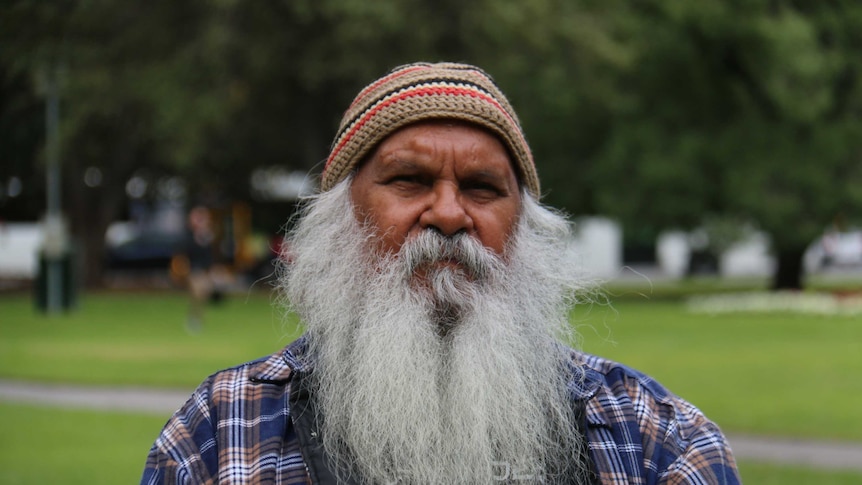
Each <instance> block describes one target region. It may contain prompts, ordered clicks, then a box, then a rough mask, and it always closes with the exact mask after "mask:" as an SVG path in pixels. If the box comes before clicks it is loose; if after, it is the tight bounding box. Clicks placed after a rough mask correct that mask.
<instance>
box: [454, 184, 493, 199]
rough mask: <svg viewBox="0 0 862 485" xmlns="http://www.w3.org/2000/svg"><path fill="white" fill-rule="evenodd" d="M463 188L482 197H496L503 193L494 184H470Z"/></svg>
mask: <svg viewBox="0 0 862 485" xmlns="http://www.w3.org/2000/svg"><path fill="white" fill-rule="evenodd" d="M463 190H465V191H468V192H471V193H473V194H476V195H478V196H482V197H498V196H500V195H502V194H503V191H502V190H500V188H499V187H497V186H496V185H493V184H485V183H477V184H470V185H468V186H466V187H464V189H463Z"/></svg>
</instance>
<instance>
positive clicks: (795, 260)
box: [591, 0, 862, 288]
mask: <svg viewBox="0 0 862 485" xmlns="http://www.w3.org/2000/svg"><path fill="white" fill-rule="evenodd" d="M630 12H631V13H632V14H636V15H637V16H638V18H639V20H638V21H633V22H631V23H630V24H629V25H630V27H631V31H630V34H629V35H630V39H632V40H633V42H631V43H630V45H631V46H632V48H633V52H634V62H632V63H631V64H630V65H629V66H628V67H629V68H628V69H627V70H625V71H621V74H622V79H623V80H624V83H625V87H624V90H625V91H626V92H627V93H629V94H630V99H631V100H632V103H630V104H627V105H624V106H623V109H621V110H617V111H615V113H614V114H615V119H614V123H613V125H612V127H611V131H610V132H609V133H608V135H607V137H606V138H605V139H604V140H603V144H602V147H601V150H599V151H598V152H597V153H596V155H595V157H594V158H593V159H592V160H591V162H592V164H593V167H594V170H595V171H594V173H595V174H596V177H597V178H596V180H597V183H598V185H599V187H603V188H604V190H603V191H601V192H599V193H597V194H596V195H597V197H596V204H597V208H598V209H599V210H601V211H605V212H608V213H611V214H615V215H617V216H619V217H620V218H621V219H622V220H623V221H624V222H625V224H626V227H627V228H628V227H631V226H632V225H637V224H639V223H640V224H643V223H647V224H659V225H660V226H667V225H671V224H675V225H682V226H687V227H691V226H693V225H696V224H699V223H700V222H701V221H702V220H703V216H704V215H709V214H726V215H728V216H731V217H737V218H740V219H742V220H748V221H752V222H753V223H754V224H756V225H758V226H759V227H760V228H762V229H763V230H765V231H766V232H768V233H769V234H770V236H771V239H772V244H773V250H774V252H775V254H776V256H777V261H778V268H777V271H776V274H775V275H774V279H773V286H774V287H775V288H801V287H802V285H803V278H802V255H803V253H804V251H805V249H806V247H807V245H808V244H809V243H811V242H812V241H813V240H815V239H816V237H817V236H819V235H820V234H821V233H822V232H823V229H824V227H826V226H827V225H828V224H829V223H830V221H831V220H832V219H833V218H834V217H836V216H837V215H838V214H840V213H842V212H843V211H848V212H850V211H856V212H857V213H858V211H860V210H862V191H860V189H859V187H860V186H862V145H860V142H859V140H862V138H860V135H862V133H860V129H862V124H860V121H862V120H860V117H862V92H860V84H859V73H860V59H859V56H858V55H856V54H855V53H856V52H859V49H860V48H862V5H860V4H858V3H856V2H841V1H835V2H803V1H767V0H762V1H755V2H751V1H746V2H741V1H739V2H686V1H678V0H674V1H661V2H659V1H652V2H639V3H637V4H636V5H635V6H633V7H632V9H631V11H630ZM613 187H617V188H619V190H612V188H613Z"/></svg>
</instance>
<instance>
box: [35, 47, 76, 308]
mask: <svg viewBox="0 0 862 485" xmlns="http://www.w3.org/2000/svg"><path fill="white" fill-rule="evenodd" d="M58 71H59V69H58V67H57V65H56V64H52V65H50V66H49V67H48V68H47V69H46V72H45V95H46V102H45V144H46V150H45V155H46V184H47V190H46V206H47V207H46V214H45V222H44V238H45V239H44V243H43V246H42V259H43V263H42V264H43V265H44V267H43V268H42V269H43V271H44V275H43V277H44V279H45V287H44V292H45V294H44V310H45V311H46V312H47V313H56V312H58V311H60V310H62V309H63V307H64V306H66V303H67V302H68V301H69V299H70V295H65V294H64V293H65V292H67V291H70V288H65V287H66V286H68V285H64V280H67V279H68V278H69V277H70V275H69V274H67V273H68V272H69V271H71V269H72V268H71V264H70V262H69V260H68V259H69V254H68V253H69V241H68V234H67V229H66V224H65V221H64V219H63V214H62V209H61V184H60V127H59V125H60V94H59V86H58V79H57V77H58Z"/></svg>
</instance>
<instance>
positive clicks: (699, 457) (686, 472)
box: [659, 421, 741, 485]
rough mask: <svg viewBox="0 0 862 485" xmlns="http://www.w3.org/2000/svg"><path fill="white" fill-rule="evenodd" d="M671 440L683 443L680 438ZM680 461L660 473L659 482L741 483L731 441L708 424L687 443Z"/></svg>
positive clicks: (710, 484) (677, 459)
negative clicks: (729, 442)
mask: <svg viewBox="0 0 862 485" xmlns="http://www.w3.org/2000/svg"><path fill="white" fill-rule="evenodd" d="M671 439H675V440H680V437H679V436H673V437H671ZM682 442H683V443H685V446H684V447H683V448H682V449H681V450H680V451H681V452H680V454H679V455H678V456H677V457H676V459H675V460H674V461H673V462H672V463H670V465H668V467H667V468H666V469H665V470H664V471H663V472H662V473H661V474H660V476H659V483H660V484H667V485H676V484H709V485H713V484H715V485H719V484H720V485H737V484H739V483H741V480H740V478H739V473H738V471H737V468H736V461H735V460H734V458H733V452H732V451H731V450H730V445H729V444H728V442H727V438H725V436H724V435H723V434H722V433H721V430H719V429H718V427H717V426H716V425H715V424H713V423H711V422H709V421H707V422H706V423H701V425H700V426H699V427H698V428H697V429H696V430H695V431H694V433H693V434H692V435H690V436H688V437H686V439H685V440H682Z"/></svg>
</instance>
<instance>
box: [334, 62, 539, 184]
mask: <svg viewBox="0 0 862 485" xmlns="http://www.w3.org/2000/svg"><path fill="white" fill-rule="evenodd" d="M436 119H444V120H445V119H450V120H461V121H465V122H468V123H472V124H475V125H479V126H481V127H483V128H485V129H487V130H489V131H490V132H491V133H493V134H495V135H496V136H497V137H498V138H499V139H500V141H501V142H503V144H504V145H505V146H506V148H507V149H508V151H509V155H510V156H511V157H512V161H513V163H515V165H516V167H517V169H518V171H519V174H518V175H519V176H520V180H521V183H523V184H524V185H525V186H526V187H527V189H528V190H529V191H530V193H531V194H532V195H533V196H535V197H536V198H538V197H539V178H538V175H537V174H536V166H535V164H534V163H533V154H532V152H531V151H530V147H529V146H528V145H527V140H526V139H525V138H524V133H523V131H522V130H521V125H520V123H519V122H518V118H517V116H516V115H515V111H514V110H513V109H512V106H511V105H509V102H508V100H506V97H505V96H504V95H503V93H502V92H501V91H500V89H499V88H498V87H497V85H496V84H494V81H493V79H491V76H489V75H488V74H486V73H485V72H483V71H482V70H481V69H479V68H478V67H475V66H470V65H467V64H455V63H439V64H429V63H416V64H408V65H405V66H401V67H397V68H395V69H394V70H392V71H390V72H389V74H387V75H386V76H384V77H382V78H380V79H378V80H377V81H375V82H373V83H371V84H369V85H368V86H366V87H365V88H364V89H363V90H362V91H360V92H359V94H358V95H357V96H356V98H355V99H354V100H353V103H351V105H350V107H349V108H347V111H346V112H345V113H344V117H343V118H342V119H341V125H340V126H339V128H338V134H337V135H336V137H335V140H334V141H333V143H332V150H331V151H330V153H329V158H328V159H327V160H326V166H325V167H324V169H323V173H322V174H321V180H320V189H321V190H322V191H327V190H329V189H331V188H332V187H334V186H335V185H336V184H337V183H338V182H340V181H341V180H344V178H345V177H347V176H348V175H349V174H350V172H351V171H352V170H354V169H355V168H356V167H357V165H358V164H359V163H361V162H362V160H363V159H365V157H367V156H368V155H369V154H370V153H371V151H372V150H374V148H376V147H377V145H378V144H379V143H380V142H381V141H383V139H385V138H386V137H388V136H389V135H391V134H392V133H394V132H395V131H396V130H398V129H400V128H403V127H405V126H407V125H409V124H412V123H416V122H418V121H424V120H436Z"/></svg>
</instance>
